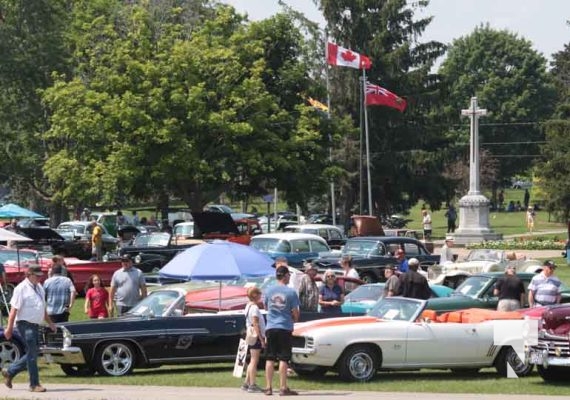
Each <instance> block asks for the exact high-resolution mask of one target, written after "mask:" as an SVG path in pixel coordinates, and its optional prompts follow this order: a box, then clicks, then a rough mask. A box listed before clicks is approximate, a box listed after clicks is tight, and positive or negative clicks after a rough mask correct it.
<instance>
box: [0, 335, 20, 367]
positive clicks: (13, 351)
mask: <svg viewBox="0 0 570 400" xmlns="http://www.w3.org/2000/svg"><path fill="white" fill-rule="evenodd" d="M25 351H26V345H25V343H24V339H23V338H22V337H20V334H19V332H18V330H17V329H15V330H14V333H13V336H12V338H11V339H10V340H7V339H6V338H5V337H4V328H3V327H0V368H6V367H8V365H9V364H12V363H14V362H16V361H17V360H18V359H19V358H20V357H22V356H23V355H24V353H25Z"/></svg>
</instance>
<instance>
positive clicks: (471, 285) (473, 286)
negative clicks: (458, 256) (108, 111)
mask: <svg viewBox="0 0 570 400" xmlns="http://www.w3.org/2000/svg"><path fill="white" fill-rule="evenodd" d="M492 279H493V278H491V277H488V276H470V277H469V278H467V279H466V280H465V281H464V282H463V283H462V284H461V285H459V286H458V287H457V289H455V290H454V291H453V293H451V295H452V296H469V297H473V298H476V297H479V295H480V294H481V293H482V292H483V290H484V289H485V288H486V287H488V284H489V282H490V281H491V280H492Z"/></svg>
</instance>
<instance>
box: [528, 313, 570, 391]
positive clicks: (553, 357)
mask: <svg viewBox="0 0 570 400" xmlns="http://www.w3.org/2000/svg"><path fill="white" fill-rule="evenodd" d="M526 359H527V361H528V362H529V363H531V364H536V365H537V370H538V374H539V375H540V376H541V377H542V379H544V380H545V381H559V382H562V381H564V382H567V381H568V373H569V372H570V305H569V304H562V305H556V306H550V307H543V310H542V313H541V324H540V326H539V331H538V343H537V344H536V345H532V346H528V347H527V349H526Z"/></svg>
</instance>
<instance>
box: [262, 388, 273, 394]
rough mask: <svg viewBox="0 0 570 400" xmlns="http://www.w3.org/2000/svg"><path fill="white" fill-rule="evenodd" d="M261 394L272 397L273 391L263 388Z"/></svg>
mask: <svg viewBox="0 0 570 400" xmlns="http://www.w3.org/2000/svg"><path fill="white" fill-rule="evenodd" d="M263 393H265V395H266V396H273V389H271V388H270V387H269V388H265V389H263Z"/></svg>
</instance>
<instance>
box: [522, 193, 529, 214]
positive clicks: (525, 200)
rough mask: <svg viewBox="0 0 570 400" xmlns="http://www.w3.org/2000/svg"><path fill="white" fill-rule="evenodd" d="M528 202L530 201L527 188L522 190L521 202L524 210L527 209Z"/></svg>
mask: <svg viewBox="0 0 570 400" xmlns="http://www.w3.org/2000/svg"><path fill="white" fill-rule="evenodd" d="M529 203H530V193H529V191H528V189H525V190H524V198H523V204H524V209H525V210H527V209H528V205H529Z"/></svg>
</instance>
